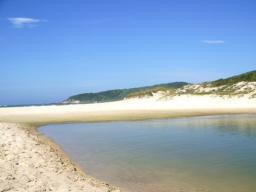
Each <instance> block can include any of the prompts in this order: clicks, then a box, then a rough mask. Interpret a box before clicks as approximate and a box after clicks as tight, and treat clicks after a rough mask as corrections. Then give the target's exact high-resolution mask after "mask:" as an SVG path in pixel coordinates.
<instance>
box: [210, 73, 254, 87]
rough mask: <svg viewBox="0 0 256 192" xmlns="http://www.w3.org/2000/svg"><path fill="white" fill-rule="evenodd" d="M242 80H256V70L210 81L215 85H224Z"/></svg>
mask: <svg viewBox="0 0 256 192" xmlns="http://www.w3.org/2000/svg"><path fill="white" fill-rule="evenodd" d="M241 81H245V82H253V81H255V82H256V71H250V72H247V73H243V74H241V75H236V76H233V77H229V78H226V79H218V80H216V81H212V82H210V83H211V84H212V85H213V86H222V85H233V84H235V83H239V82H241Z"/></svg>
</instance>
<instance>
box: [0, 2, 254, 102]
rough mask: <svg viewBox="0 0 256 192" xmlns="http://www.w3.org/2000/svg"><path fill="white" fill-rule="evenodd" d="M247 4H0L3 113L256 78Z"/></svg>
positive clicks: (249, 4)
mask: <svg viewBox="0 0 256 192" xmlns="http://www.w3.org/2000/svg"><path fill="white" fill-rule="evenodd" d="M255 10H256V1H254V0H243V1H241V0H154V1H153V0H127V1H124V0H72V1H71V0H43V1H42V0H22V1H21V0H0V65H1V78H0V93H1V95H0V105H3V104H29V103H48V102H57V101H61V100H63V99H65V98H66V97H68V96H70V95H72V94H77V93H82V92H91V91H99V90H105V89H114V88H128V87H136V86H142V85H150V84H157V83H164V82H173V81H188V82H195V83H196V82H201V81H206V80H214V79H218V78H220V77H227V76H230V75H233V74H239V73H241V72H246V71H250V70H255V69H256V54H255V51H256V35H255V34H256V11H255Z"/></svg>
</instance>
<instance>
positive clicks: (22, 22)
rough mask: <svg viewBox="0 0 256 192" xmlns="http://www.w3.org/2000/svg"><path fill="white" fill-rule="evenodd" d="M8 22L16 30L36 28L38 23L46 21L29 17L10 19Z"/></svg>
mask: <svg viewBox="0 0 256 192" xmlns="http://www.w3.org/2000/svg"><path fill="white" fill-rule="evenodd" d="M8 20H9V22H10V23H11V24H12V25H13V26H14V27H15V28H23V27H34V26H36V25H37V24H38V23H40V22H45V21H46V20H41V19H35V18H29V17H10V18H8Z"/></svg>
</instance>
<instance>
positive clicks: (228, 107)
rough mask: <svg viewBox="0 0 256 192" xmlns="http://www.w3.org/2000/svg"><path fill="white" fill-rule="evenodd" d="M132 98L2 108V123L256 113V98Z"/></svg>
mask: <svg viewBox="0 0 256 192" xmlns="http://www.w3.org/2000/svg"><path fill="white" fill-rule="evenodd" d="M160 97H161V96H159V95H156V96H155V97H151V98H143V99H128V100H122V101H117V102H109V103H99V104H72V105H61V106H56V105H55V106H54V105H52V106H34V107H12V108H0V122H23V123H39V124H40V123H42V124H44V123H54V122H55V123H58V122H69V121H93V120H95V121H99V120H129V119H143V118H159V117H161V116H162V117H173V116H191V115H209V114H223V113H227V114H229V113H231V114H236V113H255V112H256V99H249V98H247V97H241V98H239V97H233V98H223V97H217V96H191V95H182V96H175V97H172V98H165V99H160Z"/></svg>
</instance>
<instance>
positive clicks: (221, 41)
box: [202, 39, 225, 44]
mask: <svg viewBox="0 0 256 192" xmlns="http://www.w3.org/2000/svg"><path fill="white" fill-rule="evenodd" d="M202 42H203V43H206V44H224V43H225V41H223V40H219V39H218V40H203V41H202Z"/></svg>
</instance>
